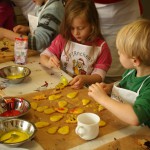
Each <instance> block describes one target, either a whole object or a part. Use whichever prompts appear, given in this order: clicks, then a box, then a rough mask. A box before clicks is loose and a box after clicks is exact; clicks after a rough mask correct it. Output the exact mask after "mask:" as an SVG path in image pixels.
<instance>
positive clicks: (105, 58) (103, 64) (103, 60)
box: [94, 43, 112, 72]
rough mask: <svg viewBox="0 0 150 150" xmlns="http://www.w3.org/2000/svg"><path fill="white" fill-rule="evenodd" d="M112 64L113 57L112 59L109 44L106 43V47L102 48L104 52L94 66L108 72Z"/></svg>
mask: <svg viewBox="0 0 150 150" xmlns="http://www.w3.org/2000/svg"><path fill="white" fill-rule="evenodd" d="M111 62H112V57H111V53H110V50H109V47H108V45H107V43H104V45H103V46H102V51H101V53H100V55H99V57H98V59H97V61H96V63H95V65H94V68H95V69H102V70H105V71H106V72H107V71H108V69H109V68H110V66H111Z"/></svg>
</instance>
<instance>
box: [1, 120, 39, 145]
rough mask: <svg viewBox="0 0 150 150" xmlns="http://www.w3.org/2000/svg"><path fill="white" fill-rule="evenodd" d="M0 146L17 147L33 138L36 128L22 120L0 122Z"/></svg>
mask: <svg viewBox="0 0 150 150" xmlns="http://www.w3.org/2000/svg"><path fill="white" fill-rule="evenodd" d="M0 128H1V130H0V144H3V145H4V146H9V147H11V146H13V147H17V146H19V145H21V144H24V143H26V142H28V141H30V140H31V139H33V138H34V136H35V134H36V131H37V129H36V127H35V125H34V124H33V123H31V122H29V121H26V120H23V119H18V118H14V119H8V120H3V121H0Z"/></svg>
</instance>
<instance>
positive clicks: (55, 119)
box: [50, 115, 64, 122]
mask: <svg viewBox="0 0 150 150" xmlns="http://www.w3.org/2000/svg"><path fill="white" fill-rule="evenodd" d="M63 117H64V116H63V115H54V116H51V117H50V120H51V121H53V122H56V121H59V120H60V119H62V118H63Z"/></svg>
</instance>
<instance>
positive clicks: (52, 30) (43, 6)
mask: <svg viewBox="0 0 150 150" xmlns="http://www.w3.org/2000/svg"><path fill="white" fill-rule="evenodd" d="M33 2H34V3H35V4H36V6H37V7H36V8H37V9H35V10H34V11H33V12H31V13H29V14H28V19H29V27H30V28H29V27H28V26H22V25H19V26H16V27H14V29H13V31H14V32H13V31H10V30H7V29H4V28H0V39H2V38H8V39H10V40H13V41H15V38H16V37H20V34H22V36H23V37H24V38H28V48H29V49H33V50H38V51H41V50H42V49H45V48H47V47H48V46H49V44H50V43H51V41H52V40H53V39H54V38H55V36H56V35H57V34H58V30H59V25H60V22H61V20H62V18H63V15H64V6H63V2H62V0H34V1H33ZM28 32H30V33H29V34H28V36H27V35H26V34H27V33H28Z"/></svg>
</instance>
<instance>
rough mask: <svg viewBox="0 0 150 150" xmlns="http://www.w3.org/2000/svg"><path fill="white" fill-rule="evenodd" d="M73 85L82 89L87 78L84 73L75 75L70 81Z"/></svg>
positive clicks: (74, 87)
mask: <svg viewBox="0 0 150 150" xmlns="http://www.w3.org/2000/svg"><path fill="white" fill-rule="evenodd" d="M69 84H70V85H71V87H72V88H73V89H80V88H83V86H84V84H85V80H84V76H83V75H78V76H76V77H74V78H73V79H72V80H71V81H70V83H69Z"/></svg>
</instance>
